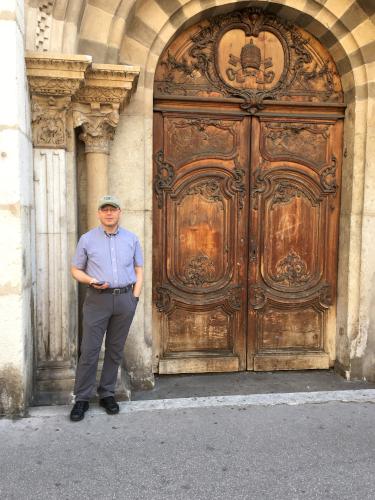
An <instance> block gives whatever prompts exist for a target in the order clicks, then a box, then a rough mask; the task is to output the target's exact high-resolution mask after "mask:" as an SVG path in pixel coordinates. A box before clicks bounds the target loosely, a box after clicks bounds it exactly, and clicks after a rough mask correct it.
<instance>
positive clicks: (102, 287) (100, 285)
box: [90, 278, 109, 290]
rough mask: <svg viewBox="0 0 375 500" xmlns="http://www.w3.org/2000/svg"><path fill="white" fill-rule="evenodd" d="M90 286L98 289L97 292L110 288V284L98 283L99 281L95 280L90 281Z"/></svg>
mask: <svg viewBox="0 0 375 500" xmlns="http://www.w3.org/2000/svg"><path fill="white" fill-rule="evenodd" d="M90 286H92V287H93V288H96V290H105V289H106V288H109V283H107V282H105V283H103V282H102V281H98V280H97V279H95V278H93V279H92V280H91V281H90Z"/></svg>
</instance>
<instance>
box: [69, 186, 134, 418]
mask: <svg viewBox="0 0 375 500" xmlns="http://www.w3.org/2000/svg"><path fill="white" fill-rule="evenodd" d="M120 216H121V207H120V202H119V200H118V199H117V198H115V197H114V196H109V195H107V196H104V197H103V198H102V199H101V200H100V201H99V204H98V219H99V221H100V223H101V225H100V226H99V227H96V228H94V229H91V231H88V232H87V233H85V234H84V235H82V236H81V238H80V240H79V242H78V245H77V250H76V253H75V255H74V257H73V261H72V269H71V271H72V275H73V278H75V279H76V280H77V281H79V282H80V283H84V284H86V285H88V287H89V288H88V290H87V294H86V298H85V302H84V305H83V335H82V343H81V355H80V358H79V361H78V366H77V373H76V381H75V387H74V394H75V397H76V399H75V401H76V402H75V404H74V406H73V409H72V411H71V413H70V419H71V420H73V421H75V422H78V421H79V420H82V419H83V418H84V416H85V411H86V410H88V408H89V400H90V398H91V397H92V395H93V393H94V390H95V382H96V371H97V366H98V359H99V353H100V349H101V345H102V342H103V337H104V334H105V333H106V339H105V355H104V363H103V370H102V374H101V378H100V382H99V386H98V394H99V398H100V400H99V402H100V405H101V406H103V407H104V408H105V410H106V411H107V413H108V414H110V415H114V414H116V413H118V412H119V406H118V404H117V403H116V400H115V398H114V392H115V385H116V380H117V373H118V368H119V365H120V363H121V360H122V356H123V350H124V345H125V340H126V337H127V335H128V332H129V328H130V325H131V322H132V320H133V317H134V313H135V309H136V307H137V303H138V300H139V295H140V293H141V288H142V282H143V257H142V250H141V246H140V243H139V240H138V238H137V236H136V235H135V234H133V233H131V232H130V231H127V230H126V229H123V228H122V227H119V220H120Z"/></svg>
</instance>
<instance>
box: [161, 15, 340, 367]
mask: <svg viewBox="0 0 375 500" xmlns="http://www.w3.org/2000/svg"><path fill="white" fill-rule="evenodd" d="M329 57H330V56H329V55H328V53H327V52H326V51H325V50H324V49H323V48H322V47H321V46H320V45H319V44H318V42H317V41H314V40H313V39H312V38H311V37H309V36H308V35H307V34H306V33H304V32H303V31H302V30H300V29H297V28H291V27H290V26H289V25H286V24H283V23H282V22H281V21H278V20H276V19H275V17H274V16H267V15H266V14H264V13H263V12H261V11H259V10H252V9H250V10H249V9H248V10H244V11H239V12H235V13H233V14H228V15H222V16H219V17H218V18H217V19H214V20H207V21H204V22H203V21H202V22H200V23H199V25H196V26H193V27H191V28H189V30H188V31H187V32H185V33H183V34H181V35H180V36H179V37H178V38H176V39H175V40H174V41H173V42H172V43H171V44H170V45H169V47H168V48H167V49H166V50H165V51H164V54H163V55H162V57H161V59H160V62H159V66H158V69H157V72H156V76H155V103H154V151H153V153H154V171H153V190H154V202H153V318H152V321H153V333H154V339H153V341H154V342H153V345H154V351H155V354H154V368H155V371H158V372H159V373H194V372H215V371H237V370H277V369H307V368H328V367H329V366H330V365H331V364H332V362H333V361H334V358H335V331H336V307H335V304H336V282H337V244H338V221H339V207H340V181H341V160H342V157H341V154H342V153H341V151H342V124H343V121H342V118H343V113H344V105H343V104H341V101H342V93H341V86H340V82H339V78H338V76H337V73H335V68H334V65H333V63H332V61H331V59H330V58H329Z"/></svg>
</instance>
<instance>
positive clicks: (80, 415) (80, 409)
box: [70, 401, 89, 422]
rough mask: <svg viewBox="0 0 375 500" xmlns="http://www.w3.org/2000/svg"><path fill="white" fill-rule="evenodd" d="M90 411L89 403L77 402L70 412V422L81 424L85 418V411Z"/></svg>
mask: <svg viewBox="0 0 375 500" xmlns="http://www.w3.org/2000/svg"><path fill="white" fill-rule="evenodd" d="M88 409H89V402H88V401H77V402H76V403H75V405H74V406H73V408H72V411H71V412H70V420H72V421H73V422H79V421H80V420H83V419H84V418H85V411H87V410H88Z"/></svg>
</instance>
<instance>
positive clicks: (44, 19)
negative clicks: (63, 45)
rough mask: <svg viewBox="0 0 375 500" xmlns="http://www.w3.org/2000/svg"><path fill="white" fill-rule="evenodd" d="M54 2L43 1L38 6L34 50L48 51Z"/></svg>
mask: <svg viewBox="0 0 375 500" xmlns="http://www.w3.org/2000/svg"><path fill="white" fill-rule="evenodd" d="M54 3H55V0H47V1H43V2H41V3H40V5H39V12H38V18H37V27H36V33H35V49H36V50H40V51H45V50H48V49H49V42H50V30H51V24H52V9H53V5H54Z"/></svg>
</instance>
